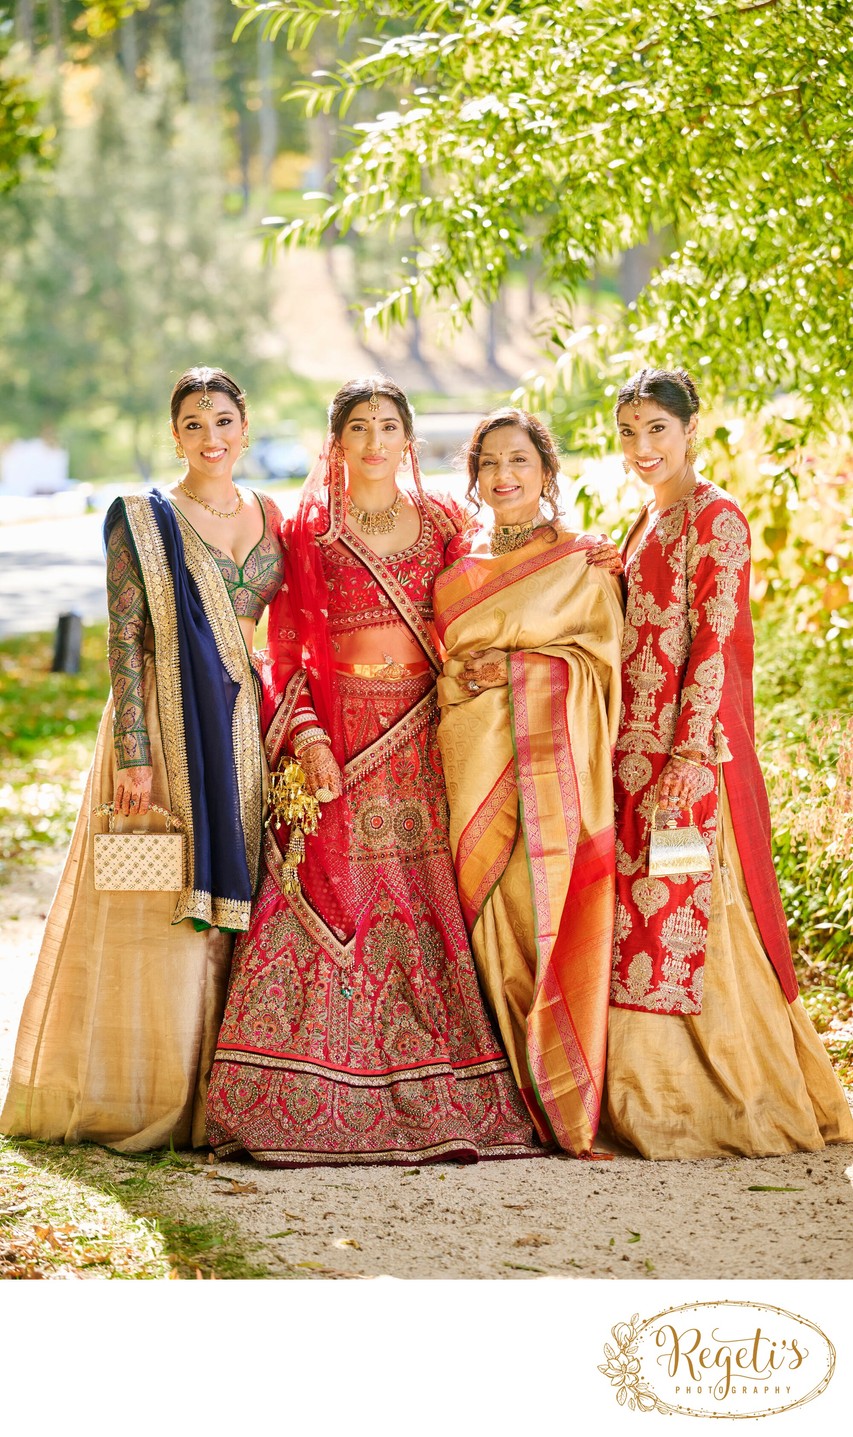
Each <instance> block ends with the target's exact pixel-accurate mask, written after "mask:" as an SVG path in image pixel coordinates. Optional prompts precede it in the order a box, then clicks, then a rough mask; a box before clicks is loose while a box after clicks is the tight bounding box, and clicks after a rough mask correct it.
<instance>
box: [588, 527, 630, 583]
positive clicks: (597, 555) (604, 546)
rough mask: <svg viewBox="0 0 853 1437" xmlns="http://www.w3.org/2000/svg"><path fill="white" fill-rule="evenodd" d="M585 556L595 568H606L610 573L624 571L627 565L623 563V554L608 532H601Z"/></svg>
mask: <svg viewBox="0 0 853 1437" xmlns="http://www.w3.org/2000/svg"><path fill="white" fill-rule="evenodd" d="M584 558H585V559H586V562H587V563H588V564H590V565H592V567H593V568H595V569H606V570H607V572H608V574H622V573H624V569H625V566H624V564H623V563H622V555H621V553H620V552H619V550H618V549H617V547H616V545H615V544H612V543H611V542H610V540H609V539H608V537H607V535H606V534H601V535H600V537H599V538H598V540H597V541H596V542H595V543H594V544H592V545H591V546H590V548H589V549H587V551H586V553H585V555H584Z"/></svg>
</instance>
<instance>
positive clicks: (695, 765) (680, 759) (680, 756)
mask: <svg viewBox="0 0 853 1437" xmlns="http://www.w3.org/2000/svg"><path fill="white" fill-rule="evenodd" d="M671 757H672V758H675V759H678V762H679V763H689V764H690V767H691V768H701V769H704V767H705V765H704V763H698V762H697V760H696V759H695V758H685V756H684V754H683V753H674V754H672V755H671Z"/></svg>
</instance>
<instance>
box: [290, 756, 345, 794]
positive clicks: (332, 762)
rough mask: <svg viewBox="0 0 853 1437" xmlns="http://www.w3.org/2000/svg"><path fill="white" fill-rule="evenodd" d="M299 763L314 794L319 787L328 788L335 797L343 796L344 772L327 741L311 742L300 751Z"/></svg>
mask: <svg viewBox="0 0 853 1437" xmlns="http://www.w3.org/2000/svg"><path fill="white" fill-rule="evenodd" d="M297 763H298V764H299V765H300V767H301V768H302V769H303V771H304V773H305V777H306V779H307V780H308V787H309V789H310V791H311V793H312V794H315V793H316V792H317V790H318V788H327V789H328V790H329V792H330V793H331V795H332V797H333V798H340V797H341V794H342V793H343V791H344V779H343V774H342V773H341V770H340V768H339V766H338V761H337V759H336V758H335V755H334V754H333V753H332V750H331V749H330V748H329V745H328V744H327V743H312V744H309V746H308V748H304V749H303V750H302V752H301V753H300V755H299V758H298V759H297Z"/></svg>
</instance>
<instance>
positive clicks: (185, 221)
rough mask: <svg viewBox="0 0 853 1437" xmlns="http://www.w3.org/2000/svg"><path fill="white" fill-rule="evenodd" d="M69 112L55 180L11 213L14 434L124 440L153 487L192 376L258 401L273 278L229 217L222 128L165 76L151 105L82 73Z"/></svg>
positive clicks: (2, 300) (3, 370)
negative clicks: (254, 391)
mask: <svg viewBox="0 0 853 1437" xmlns="http://www.w3.org/2000/svg"><path fill="white" fill-rule="evenodd" d="M64 105H65V119H64V123H63V127H62V134H61V140H60V141H59V143H58V145H57V156H56V164H55V168H54V169H53V171H52V172H51V173H50V174H47V175H42V176H39V177H37V178H34V179H32V180H29V181H27V182H26V183H25V184H22V185H20V186H19V187H18V189H17V190H16V191H15V192H14V193H13V194H12V195H10V196H8V197H7V198H6V199H5V200H2V201H0V225H2V228H3V232H4V237H5V244H4V247H3V253H2V255H0V384H2V387H3V390H4V393H5V395H6V401H7V403H6V416H7V417H6V420H5V424H6V425H9V424H10V423H11V422H14V424H15V426H16V432H27V429H29V430H30V432H38V431H39V429H40V428H41V425H42V424H43V423H44V420H45V417H46V416H49V417H50V421H51V423H52V424H53V425H55V426H56V427H57V428H59V429H60V431H62V429H63V426H65V427H69V426H77V425H80V424H85V425H87V426H93V427H95V428H96V429H97V430H99V431H100V432H101V433H103V432H104V431H111V430H112V431H113V432H116V431H118V432H121V433H122V434H123V437H124V441H125V443H127V444H128V445H129V447H130V450H131V452H130V454H128V453H127V451H126V450H125V453H124V455H123V456H121V459H119V456H118V455H117V454H116V453H115V452H113V455H112V456H111V457H112V461H113V463H115V462H116V461H117V460H118V462H120V463H121V467H122V468H127V467H129V462H130V463H133V464H135V466H136V468H137V470H138V472H139V473H141V474H142V475H143V476H144V477H146V478H147V477H148V476H149V475H150V473H151V469H152V465H153V463H154V461H155V459H156V458H158V457H159V458H166V457H167V456H168V454H169V452H170V438H169V433H168V428H167V423H166V421H165V419H164V412H165V409H166V401H167V396H168V394H169V391H170V389H171V386H172V383H173V381H174V379H175V377H176V376H177V375H178V374H179V373H180V372H181V370H182V369H184V368H185V367H186V366H187V365H188V364H193V363H201V362H207V363H217V364H222V365H224V366H225V367H226V368H230V369H233V370H234V372H235V373H236V374H237V375H238V376H239V378H240V382H241V383H242V384H243V385H244V386H246V387H247V388H248V389H250V390H251V388H252V386H253V382H254V380H255V378H256V376H257V374H258V362H257V358H256V349H255V345H256V339H257V336H258V335H259V334H260V333H261V332H262V331H263V329H264V328H265V327H266V324H267V315H268V310H269V277H268V276H267V275H266V274H264V273H263V272H261V270H260V267H259V266H258V265H257V264H253V263H252V259H253V255H252V253H251V251H250V250H249V237H248V235H247V234H246V231H245V228H244V226H243V224H242V223H241V222H240V221H239V220H234V221H229V220H228V219H227V218H226V217H225V215H224V206H223V199H224V190H225V181H224V165H223V142H222V138H221V136H220V135H219V133H218V132H217V127H216V124H215V123H214V122H213V121H211V120H210V119H208V120H207V121H206V122H205V126H204V132H203V137H202V136H201V135H200V131H199V116H198V114H197V113H195V112H194V111H193V110H192V108H191V107H189V106H187V105H186V104H185V103H184V102H183V100H182V81H181V77H180V74H179V72H178V71H177V70H176V67H175V66H174V65H173V64H172V62H171V61H170V60H168V59H167V58H166V57H165V56H163V55H161V56H160V57H159V58H157V59H156V61H154V62H152V65H151V69H150V75H149V79H148V83H147V84H146V86H145V88H144V90H139V89H137V88H136V87H135V85H134V84H133V83H132V82H130V81H129V80H128V79H127V77H126V76H125V75H124V74H123V73H122V71H121V70H120V68H119V67H118V66H117V65H116V64H115V63H114V62H108V63H107V64H105V65H103V66H102V67H101V68H100V69H99V70H94V69H91V70H89V71H87V72H85V73H82V72H79V71H76V72H75V71H72V72H71V74H70V76H69V78H68V80H67V83H66V89H65V94H64ZM154 416H157V420H156V423H157V428H156V429H155V427H154V424H155V421H154ZM72 457H74V456H73V454H72ZM122 460H123V462H122Z"/></svg>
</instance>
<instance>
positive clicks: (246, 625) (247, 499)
mask: <svg viewBox="0 0 853 1437" xmlns="http://www.w3.org/2000/svg"><path fill="white" fill-rule="evenodd" d="M171 417H172V435H173V438H174V440H175V445H176V452H177V455H178V458H179V459H182V460H185V461H186V472H185V473H184V475H183V477H182V479H180V480H179V481H178V482H177V483H176V484H174V485H172V486H171V487H170V488H169V489H168V490H166V491H165V492H163V493H161V492H160V491H158V490H156V489H155V490H153V491H152V492H151V493H150V494H138V495H131V496H128V497H127V498H125V499H119V500H116V502H115V504H113V506H112V508H111V509H110V511H109V513H108V514H107V518H106V523H105V539H106V548H107V591H108V607H109V616H110V630H109V661H110V670H111V677H112V698H111V699H110V701H109V702H108V704H107V707H106V710H105V712H104V716H103V719H102V721H101V726H100V730H99V733H98V739H97V745H96V749H95V757H94V762H93V765H92V768H91V771H90V773H89V777H88V780H87V783H86V789H85V792H84V794H83V801H82V804H81V807H80V813H79V816H78V819H77V825H76V828H75V830H74V835H73V838H72V840H71V847H70V850H69V853H68V857H67V860H66V864H65V869H64V871H63V874H62V877H61V879H60V883H59V888H58V890H57V893H56V897H55V898H54V901H53V904H52V905H51V909H50V912H49V914H48V918H47V925H46V929H45V934H44V939H43V942H42V947H41V952H40V954H39V959H38V964H37V967H36V971H35V975H34V977H33V983H32V987H31V989H30V993H29V996H28V998H27V1001H26V1005H25V1007H24V1012H23V1017H22V1019H21V1025H20V1029H19V1032H18V1040H17V1045H16V1050H15V1059H14V1066H13V1070H12V1079H11V1085H10V1087H9V1091H8V1094H7V1098H6V1103H5V1106H4V1108H3V1112H2V1117H0V1132H4V1133H7V1134H10V1135H16V1136H26V1137H33V1138H41V1139H46V1140H49V1141H50V1140H53V1141H58V1142H80V1141H83V1140H88V1141H90V1142H96V1143H104V1144H107V1145H109V1146H111V1147H115V1148H119V1149H121V1150H122V1151H125V1152H140V1151H144V1150H146V1149H149V1148H157V1147H161V1146H163V1145H165V1144H167V1143H169V1142H170V1140H171V1141H173V1142H174V1143H175V1144H176V1145H177V1146H182V1145H187V1144H189V1143H194V1144H196V1145H198V1144H201V1143H203V1142H204V1096H205V1089H206V1082H207V1074H208V1071H209V1068H210V1064H211V1061H212V1057H213V1048H214V1045H215V1042H216V1036H217V1032H218V1028H219V1023H220V1020H221V1017H222V1010H223V1007H224V1004H225V989H226V984H227V980H228V968H229V963H230V954H231V941H232V940H231V936H230V935H231V933H233V932H235V931H241V930H245V929H246V928H248V926H249V910H250V904H251V899H252V894H253V891H254V888H255V883H256V881H257V872H258V862H259V856H260V840H261V823H262V805H263V791H264V779H265V768H264V758H263V751H262V748H261V740H260V728H259V717H258V699H257V691H256V681H255V677H254V674H253V671H252V664H251V662H250V658H249V655H250V652H251V645H252V636H253V632H254V627H255V624H256V623H257V620H258V618H259V617H260V614H261V613H262V612H263V609H264V607H265V605H266V604H267V603H268V602H269V600H270V599H271V598H272V596H273V594H275V592H276V591H277V590H278V588H279V587H280V584H281V574H282V551H281V543H280V528H281V516H280V515H279V512H278V510H277V508H276V506H275V504H274V503H273V502H272V500H270V499H267V498H266V497H265V496H260V495H257V494H253V493H251V492H250V491H248V490H238V489H237V488H236V487H235V485H234V481H233V478H232V470H233V467H234V464H235V462H236V460H237V459H238V458H239V455H240V452H241V449H242V448H243V447H244V445H245V435H246V431H247V423H248V421H247V418H246V406H245V399H244V396H243V394H242V392H241V390H240V388H239V386H238V385H237V384H236V382H235V381H234V380H233V379H232V378H231V377H230V375H227V374H225V373H224V372H223V371H222V370H214V369H206V368H199V369H192V370H188V371H187V373H186V374H184V375H183V376H182V377H181V379H179V380H178V382H177V384H176V385H175V389H174V391H173V394H172V405H171ZM109 806H112V807H113V808H114V811H115V815H116V816H118V815H122V817H123V819H130V820H131V823H132V827H133V829H134V830H144V831H150V832H153V831H155V830H157V829H161V828H162V826H163V823H164V819H163V817H162V815H161V816H155V814H154V813H153V812H152V810H154V809H155V807H156V808H159V809H161V810H167V811H168V812H170V813H171V814H173V815H175V816H176V817H177V818H178V819H179V820H180V822H181V824H182V827H183V832H184V833H185V835H186V839H185V849H186V854H185V870H184V884H183V887H182V888H181V889H180V890H178V889H173V890H170V891H157V890H156V879H152V880H151V883H152V889H153V890H155V891H152V889H147V890H143V891H126V890H124V891H110V890H105V889H103V888H100V887H99V888H96V887H95V881H94V862H93V836H94V834H95V833H97V832H106V827H107V818H106V816H105V815H104V813H103V811H102V810H103V809H104V808H105V807H109Z"/></svg>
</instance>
